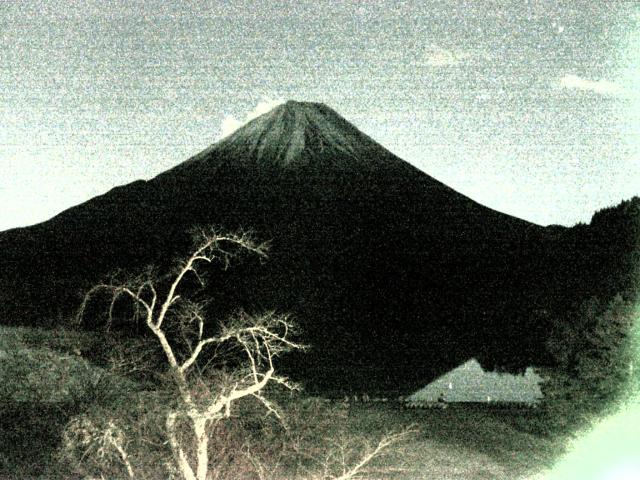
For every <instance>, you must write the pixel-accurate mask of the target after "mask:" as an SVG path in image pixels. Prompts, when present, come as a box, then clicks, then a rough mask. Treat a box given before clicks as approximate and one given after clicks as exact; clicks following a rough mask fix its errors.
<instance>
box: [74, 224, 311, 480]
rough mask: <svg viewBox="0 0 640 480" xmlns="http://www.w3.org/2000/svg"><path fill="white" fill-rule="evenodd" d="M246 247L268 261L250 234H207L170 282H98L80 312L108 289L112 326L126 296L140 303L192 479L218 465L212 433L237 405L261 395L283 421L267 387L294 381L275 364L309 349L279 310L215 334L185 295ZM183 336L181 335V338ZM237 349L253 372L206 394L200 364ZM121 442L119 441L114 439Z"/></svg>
mask: <svg viewBox="0 0 640 480" xmlns="http://www.w3.org/2000/svg"><path fill="white" fill-rule="evenodd" d="M238 250H245V251H249V252H252V253H254V254H256V255H258V256H260V257H265V256H266V247H265V245H264V244H258V243H256V242H255V241H254V240H253V239H252V238H251V237H250V236H249V235H247V234H242V235H221V234H219V233H216V232H215V231H214V230H206V231H205V230H202V231H199V232H198V233H197V240H196V246H195V248H194V250H193V253H192V254H191V255H190V256H189V257H188V258H187V259H186V260H184V261H182V262H181V263H180V264H179V265H178V266H177V268H176V269H175V271H174V272H173V273H172V274H171V275H170V276H169V277H168V278H169V280H167V279H166V278H161V277H159V276H157V275H154V274H153V272H152V271H151V270H149V271H148V272H147V273H146V274H145V275H144V276H141V277H136V278H133V279H129V281H127V282H122V283H117V282H110V283H103V284H100V285H96V286H94V287H93V288H92V289H91V290H90V291H89V292H88V293H87V295H86V296H85V299H84V301H83V303H82V306H81V308H80V312H79V318H80V319H81V318H82V317H83V316H84V313H85V310H86V307H87V305H88V302H89V300H90V299H91V298H92V297H93V296H94V295H96V294H97V293H99V292H105V291H106V292H107V293H108V294H109V296H110V300H111V301H110V307H109V321H110V322H111V321H112V319H113V315H114V307H115V306H116V303H117V301H118V300H119V299H120V298H121V297H126V298H129V299H130V300H131V301H132V302H133V304H134V306H135V307H136V315H138V314H140V316H141V318H142V319H143V321H144V324H145V325H146V327H147V328H148V330H149V331H150V332H151V333H152V335H153V337H152V338H155V340H156V341H157V343H158V345H159V346H160V348H161V351H162V353H163V355H164V358H165V360H166V366H167V367H168V370H169V373H170V375H169V378H170V379H171V383H172V384H173V385H174V386H175V387H176V389H177V393H178V395H177V398H178V402H177V406H176V407H175V408H170V409H169V411H168V413H167V415H166V419H165V424H166V434H167V437H168V443H169V445H170V447H171V451H172V452H173V456H174V459H175V463H176V465H177V468H178V471H179V473H180V475H181V476H182V478H184V479H185V480H205V479H206V477H207V473H208V471H209V468H210V452H209V437H210V433H211V428H212V426H213V425H215V423H216V422H218V421H220V420H221V419H224V418H228V417H229V416H230V415H231V410H232V407H233V405H234V403H235V402H236V401H238V400H240V399H242V398H245V397H253V398H255V399H257V400H258V401H259V402H261V403H262V405H263V406H264V407H265V408H266V409H267V410H268V412H270V413H272V414H274V415H276V416H277V417H279V415H280V414H279V412H278V410H277V409H276V407H275V406H274V404H272V402H270V401H269V400H268V399H267V398H266V397H265V396H264V394H263V391H264V389H265V387H266V386H267V384H269V383H278V384H280V385H283V386H284V387H286V388H290V389H291V388H295V385H294V384H293V383H291V382H290V381H289V380H288V379H287V378H285V377H282V376H279V375H276V373H275V368H274V363H273V362H274V359H275V358H276V357H277V356H279V355H280V354H282V353H284V352H286V351H289V350H292V349H301V348H303V346H302V345H301V344H299V343H297V342H296V341H294V340H293V339H292V334H293V332H294V330H293V324H292V323H291V322H290V320H289V318H288V317H287V316H286V315H279V314H276V313H273V312H271V313H267V314H263V315H259V316H253V315H248V314H246V313H242V312H241V313H238V314H236V315H235V316H233V317H232V318H231V319H230V320H229V321H228V322H226V323H224V324H222V325H220V326H219V328H218V329H216V334H215V335H213V334H211V331H212V328H211V326H210V325H208V324H207V321H206V318H205V308H204V305H203V304H202V303H199V302H194V301H191V300H189V299H188V298H187V295H186V293H185V292H183V288H184V287H185V284H186V283H188V282H189V280H187V279H189V278H190V277H192V278H191V280H195V281H196V282H198V283H199V284H200V285H202V286H204V284H205V282H204V276H203V273H204V272H203V269H202V267H204V266H205V265H208V264H212V263H214V262H222V265H223V266H224V267H225V268H226V266H228V264H229V261H230V259H231V257H232V256H233V255H234V252H236V251H238ZM177 331H179V332H180V334H179V335H176V334H175V332H177ZM177 337H180V338H177ZM229 344H231V345H232V346H234V347H236V348H237V349H238V350H239V351H240V352H241V354H242V355H244V358H245V360H246V361H245V362H244V364H246V368H234V369H233V370H232V372H230V373H228V374H227V375H226V378H225V381H224V382H222V383H221V384H218V385H216V389H215V391H213V392H212V391H210V390H208V388H205V389H204V390H205V391H204V393H203V391H202V390H203V389H202V387H203V385H205V384H206V382H203V381H202V378H201V377H200V374H199V369H198V365H199V364H200V363H202V362H203V361H204V359H205V357H208V358H207V359H208V360H211V358H212V357H215V356H216V353H217V352H218V349H221V348H224V347H225V346H226V345H229ZM185 426H187V427H188V428H184V427H185ZM114 431H115V430H114ZM185 431H187V432H188V433H187V434H185ZM105 438H106V437H105ZM113 438H117V439H118V441H117V442H114V441H112V439H113ZM108 439H109V442H106V444H108V445H116V446H117V447H118V455H119V457H120V458H121V459H122V460H123V461H124V463H125V466H126V469H127V473H128V475H129V476H131V477H133V476H134V473H133V466H132V465H131V462H130V461H129V458H128V456H127V453H126V451H125V450H124V447H123V445H124V442H123V441H122V439H120V438H119V437H114V436H113V435H110V436H109V437H108ZM103 443H105V442H103Z"/></svg>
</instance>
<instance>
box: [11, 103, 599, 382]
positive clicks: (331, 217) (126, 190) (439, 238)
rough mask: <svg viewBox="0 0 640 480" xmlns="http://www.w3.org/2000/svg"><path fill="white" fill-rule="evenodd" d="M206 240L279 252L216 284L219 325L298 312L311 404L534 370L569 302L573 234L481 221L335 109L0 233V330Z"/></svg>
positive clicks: (277, 115)
mask: <svg viewBox="0 0 640 480" xmlns="http://www.w3.org/2000/svg"><path fill="white" fill-rule="evenodd" d="M209 224H214V225H217V226H219V227H220V228H221V229H223V230H236V229H239V228H244V229H247V228H250V229H252V230H254V231H255V232H256V234H257V236H258V237H259V238H260V239H262V240H271V250H270V260H269V262H268V263H267V264H265V265H261V264H259V263H258V262H255V261H253V260H251V259H246V260H244V261H242V262H240V263H239V264H238V265H236V266H235V267H234V268H232V269H230V270H229V271H228V272H224V273H223V274H219V275H212V278H211V281H212V283H211V290H210V292H209V294H210V295H211V296H213V297H214V300H215V302H214V303H213V304H214V305H215V306H216V308H215V312H212V313H215V314H219V315H224V314H226V313H228V312H230V311H232V310H234V309H237V308H239V307H243V308H245V309H248V310H263V309H276V310H279V311H288V312H292V313H293V314H294V316H295V318H297V320H298V321H299V323H301V324H302V326H303V328H304V331H305V338H306V340H307V341H308V342H309V343H311V344H312V346H313V350H312V351H311V352H310V353H306V354H304V356H301V357H291V358H290V359H289V362H288V364H287V368H288V369H289V370H290V371H291V373H292V374H293V375H294V376H296V377H299V378H300V379H304V380H305V381H306V382H307V386H308V387H309V388H311V389H314V388H320V389H323V390H332V389H337V390H340V389H345V388H350V389H354V390H381V391H390V390H396V391H406V390H410V389H412V388H416V387H420V386H422V385H424V384H425V383H426V382H428V381H429V380H430V379H431V378H433V377H434V376H436V375H439V374H440V373H442V372H444V371H446V370H447V369H449V368H451V367H453V366H455V365H457V364H459V363H461V362H462V361H464V360H467V359H468V358H471V357H477V358H479V359H480V360H481V362H482V363H483V364H485V365H487V366H491V367H502V368H506V369H509V370H511V371H517V370H519V369H522V368H524V367H526V366H527V365H530V364H536V363H537V364H540V363H544V362H545V359H546V357H545V354H544V350H543V348H542V345H543V342H544V338H545V335H544V333H545V331H546V329H547V327H548V325H547V324H546V323H545V321H544V320H543V319H542V317H540V316H535V315H532V312H534V311H536V310H539V309H542V308H547V307H548V305H549V301H550V300H549V299H556V300H553V301H554V302H556V303H558V304H560V300H557V299H563V298H564V296H565V293H563V292H560V291H558V289H557V288H556V286H557V285H560V286H562V287H563V288H567V289H568V288H571V287H574V284H572V283H571V282H572V280H571V279H572V278H574V277H573V275H574V271H573V268H572V267H569V266H567V264H566V262H565V253H563V252H562V251H561V250H562V248H563V246H564V245H566V244H567V242H569V243H570V242H571V240H567V239H569V238H572V237H571V235H567V233H566V231H565V229H560V230H559V231H558V230H557V229H545V228H543V227H539V226H537V225H533V224H530V223H528V222H525V221H523V220H520V219H517V218H514V217H510V216H508V215H504V214H501V213H498V212H496V211H493V210H491V209H488V208H486V207H483V206H481V205H479V204H477V203H475V202H473V201H472V200H470V199H469V198H467V197H465V196H463V195H461V194H459V193H457V192H455V191H454V190H452V189H451V188H449V187H447V186H446V185H444V184H442V183H441V182H438V181H437V180H435V179H433V178H431V177H430V176H428V175H426V174H424V173H423V172H421V171H419V170H417V169H416V168H414V167H413V166H411V165H410V164H408V163H406V162H404V161H403V160H401V159H399V158H398V157H396V156H394V155H393V154H392V153H390V152H389V151H387V150H386V149H384V148H383V147H381V146H380V145H378V144H376V143H375V142H374V141H373V140H371V139H370V138H369V137H367V136H366V135H364V134H363V133H361V132H360V131H358V130H357V129H356V128H355V127H353V126H352V125H351V124H349V123H348V122H347V121H346V120H345V119H343V118H342V117H340V116H339V115H338V114H337V113H335V112H334V111H333V110H331V109H329V108H328V107H326V106H324V105H319V104H310V103H298V102H288V103H287V104H285V105H282V106H279V107H277V108H276V109H274V110H273V111H271V112H269V113H267V114H265V115H263V116H261V117H259V118H257V119H255V120H253V121H252V122H250V123H248V124H247V125H246V126H245V127H243V128H242V129H240V130H239V131H237V132H236V133H234V134H233V135H231V136H229V137H227V138H226V139H224V140H222V141H220V142H218V143H217V144H215V145H213V146H211V147H210V148H208V149H206V150H205V151H203V152H202V153H200V154H198V155H196V156H195V157H193V158H191V159H189V160H187V161H186V162H184V163H182V164H180V165H178V166H177V167H175V168H173V169H172V170H169V171H167V172H165V173H163V174H161V175H159V176H158V177H156V178H154V179H153V180H150V181H148V182H143V181H139V182H134V183H132V184H129V185H126V186H123V187H118V188H115V189H113V190H111V191H110V192H108V193H107V194H105V195H102V196H100V197H96V198H94V199H92V200H90V201H88V202H86V203H84V204H82V205H79V206H77V207H74V208H72V209H69V210H67V211H65V212H63V213H61V214H60V215H58V216H56V217H54V218H53V219H51V220H50V221H48V222H45V223H43V224H40V225H36V226H34V227H30V228H27V229H20V230H12V231H8V232H4V233H2V234H0V248H1V249H2V252H3V255H2V259H1V260H0V266H1V272H2V273H0V289H1V291H2V292H5V293H4V295H5V296H4V298H3V299H2V305H3V309H4V315H3V316H4V319H6V320H4V319H3V320H2V321H4V322H25V321H26V322H31V323H39V322H42V321H43V319H45V318H55V317H56V315H57V314H58V312H60V313H61V314H64V313H67V312H70V311H72V310H73V309H74V308H76V307H77V305H78V304H79V301H80V297H81V294H82V291H83V289H85V288H87V287H88V286H89V285H91V284H92V283H94V282H96V281H97V280H98V279H99V278H101V277H102V276H103V275H105V274H107V273H108V272H110V271H112V270H114V269H116V268H125V269H136V268H140V267H142V266H144V265H146V264H150V263H152V264H155V265H158V266H160V267H162V266H166V265H168V264H169V261H170V259H172V258H173V257H174V256H176V255H179V254H184V253H185V252H186V251H187V249H188V247H189V237H188V235H187V234H186V231H187V230H189V229H190V228H191V227H193V226H194V225H209ZM567 231H568V230H567ZM577 236H578V237H580V234H577ZM580 238H581V237H580ZM572 255H574V256H578V257H579V256H580V254H579V253H573V254H572ZM594 255H597V253H595V254H594ZM565 267H567V268H565ZM556 270H558V271H560V272H562V274H561V275H559V277H558V280H557V281H556V279H555V278H556V276H555V274H554V272H555V271H556ZM9 292H10V293H9Z"/></svg>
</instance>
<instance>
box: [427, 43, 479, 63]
mask: <svg viewBox="0 0 640 480" xmlns="http://www.w3.org/2000/svg"><path fill="white" fill-rule="evenodd" d="M469 57H471V53H470V52H466V51H463V50H446V49H444V48H441V47H438V46H436V45H430V46H429V47H427V49H426V51H425V59H426V64H427V65H429V66H431V67H445V66H450V65H458V64H460V63H462V62H463V60H465V59H467V58H469Z"/></svg>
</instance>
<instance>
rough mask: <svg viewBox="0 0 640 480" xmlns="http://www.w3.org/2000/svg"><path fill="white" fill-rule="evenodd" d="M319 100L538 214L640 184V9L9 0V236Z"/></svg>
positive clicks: (2, 90)
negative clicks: (248, 123)
mask: <svg viewBox="0 0 640 480" xmlns="http://www.w3.org/2000/svg"><path fill="white" fill-rule="evenodd" d="M288 99H294V100H301V101H305V100H306V101H318V102H323V103H325V104H327V105H329V106H330V107H332V108H334V109H335V110H336V111H338V113H340V114H341V115H343V116H344V117H345V118H347V119H348V120H349V121H351V122H352V123H353V124H355V125H356V126H357V127H358V128H360V129H361V130H363V131H364V132H365V133H367V134H368V135H370V136H371V137H373V138H374V139H375V140H377V141H378V142H379V143H381V144H382V145H384V146H385V147H387V148H388V149H390V150H391V151H392V152H394V153H396V154H397V155H398V156H400V157H401V158H403V159H405V160H407V161H409V162H411V163H413V164H414V165H416V166H417V167H419V168H420V169H422V170H423V171H425V172H427V173H428V174H430V175H432V176H433V177H435V178H437V179H439V180H441V181H443V182H444V183H446V184H448V185H450V186H451V187H453V188H455V189H456V190H458V191H460V192H461V193H464V194H466V195H468V196H470V197H471V198H473V199H474V200H476V201H478V202H480V203H482V204H484V205H487V206H489V207H492V208H494V209H496V210H500V211H503V212H506V213H509V214H512V215H516V216H519V217H521V218H525V219H527V220H530V221H532V222H535V223H539V224H543V225H546V224H554V223H555V224H563V225H572V224H574V223H576V222H579V221H582V222H588V221H589V219H590V217H591V215H592V213H593V212H594V211H595V210H597V209H600V208H603V207H606V206H610V205H613V204H616V203H618V202H620V201H621V200H622V199H625V198H630V197H631V196H633V195H638V194H640V6H639V4H638V2H633V1H623V0H618V1H616V0H612V1H607V2H595V1H580V0H574V1H565V2H559V1H558V2H551V1H544V0H541V1H535V2H534V1H531V2H528V1H526V0H516V1H512V2H509V1H500V2H491V1H478V2H470V1H462V0H449V1H431V2H429V1H420V2H418V1H382V0H372V1H367V2H357V1H336V0H331V1H321V0H314V1H305V0H298V1H271V2H246V1H235V2H234V1H224V2H223V1H217V2H213V1H200V0H199V1H185V0H138V1H123V0H117V1H109V0H66V1H62V0H49V1H36V0H1V1H0V172H1V173H0V230H4V229H8V228H12V227H17V226H24V225H28V224H33V223H36V222H40V221H43V220H46V219H47V218H50V217H51V216H53V215H55V214H57V213H59V212H60V211H62V210H64V209H66V208H68V207H70V206H72V205H75V204H78V203H81V202H83V201H86V200H88V199H89V198H91V197H93V196H95V195H98V194H102V193H104V192H106V191H108V190H109V189H111V188H113V187H114V186H117V185H121V184H125V183H128V182H131V181H133V180H136V179H139V178H143V179H149V178H152V177H153V176H155V175H157V174H159V173H160V172H162V171H164V170H166V169H168V168H170V167H172V166H174V165H176V164H178V163H180V162H181V161H184V160H186V159H187V158H188V157H189V156H191V155H193V154H195V153H197V152H198V151H200V150H202V149H203V148H205V147H207V146H208V145H210V144H211V143H214V142H215V141H217V140H218V139H220V138H221V136H222V135H223V134H225V133H228V132H229V131H231V130H232V129H233V128H237V127H238V126H239V125H241V124H242V122H243V121H245V120H246V119H247V118H250V116H251V115H250V114H251V112H261V111H265V109H267V108H268V107H269V106H272V105H274V104H277V103H278V102H279V101H282V100H288Z"/></svg>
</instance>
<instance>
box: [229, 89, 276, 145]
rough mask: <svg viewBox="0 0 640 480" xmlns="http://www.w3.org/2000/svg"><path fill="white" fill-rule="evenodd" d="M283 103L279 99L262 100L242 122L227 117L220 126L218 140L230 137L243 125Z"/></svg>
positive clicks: (232, 117) (230, 116) (231, 116)
mask: <svg viewBox="0 0 640 480" xmlns="http://www.w3.org/2000/svg"><path fill="white" fill-rule="evenodd" d="M284 102H285V101H284V100H283V99H281V98H278V99H275V100H274V99H271V98H263V99H262V100H260V101H259V102H258V104H257V105H256V106H255V107H254V108H253V110H251V111H250V112H249V113H247V114H246V116H245V118H244V120H238V119H237V118H236V117H234V116H233V115H227V116H226V117H225V118H224V119H223V120H222V124H221V125H220V138H224V137H227V136H229V135H231V134H232V133H233V132H235V131H236V130H238V129H239V128H240V127H242V126H243V125H244V124H245V123H247V122H250V121H251V120H253V119H254V118H257V117H259V116H260V115H262V114H264V113H267V112H268V111H270V110H272V109H273V108H275V107H277V106H278V105H282V104H283V103H284Z"/></svg>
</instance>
